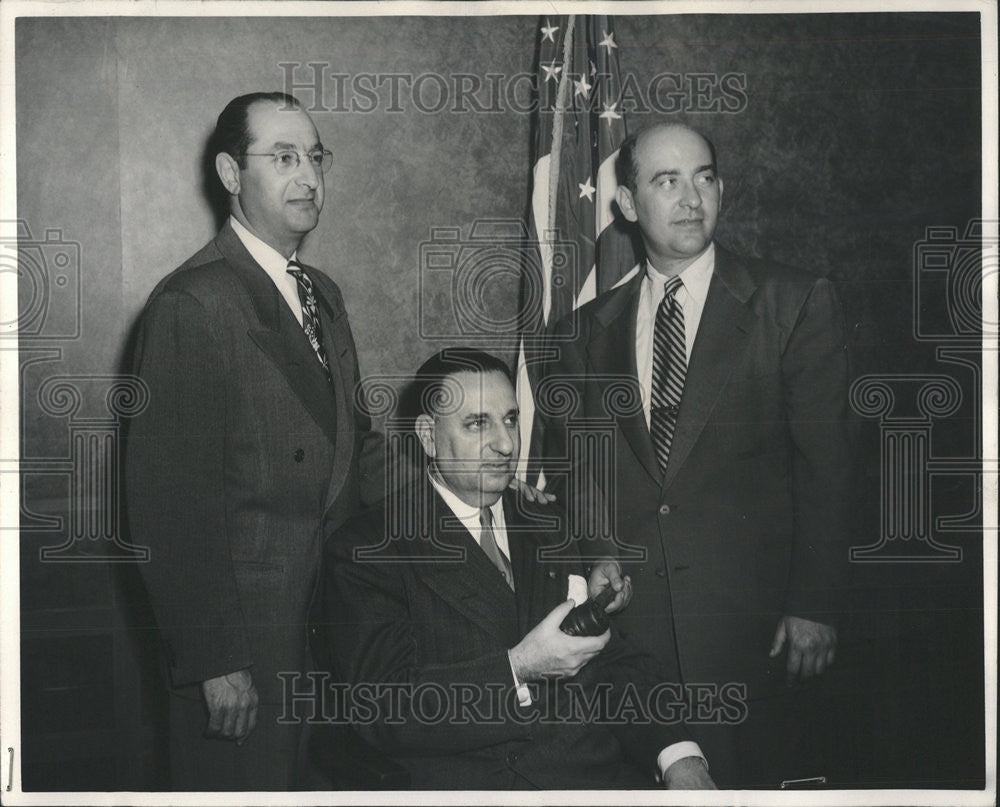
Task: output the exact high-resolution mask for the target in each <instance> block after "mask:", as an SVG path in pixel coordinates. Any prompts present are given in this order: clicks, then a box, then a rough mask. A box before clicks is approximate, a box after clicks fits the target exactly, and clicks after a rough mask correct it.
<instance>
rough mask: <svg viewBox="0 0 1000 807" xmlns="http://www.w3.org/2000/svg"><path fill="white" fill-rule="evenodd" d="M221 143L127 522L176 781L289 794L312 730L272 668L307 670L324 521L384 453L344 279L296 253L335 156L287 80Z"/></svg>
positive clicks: (137, 430) (156, 384) (232, 113)
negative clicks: (162, 656)
mask: <svg viewBox="0 0 1000 807" xmlns="http://www.w3.org/2000/svg"><path fill="white" fill-rule="evenodd" d="M212 143H213V151H214V154H215V170H216V172H217V174H218V178H219V180H220V181H221V183H222V185H223V186H224V188H225V190H226V191H227V192H228V195H229V201H230V214H231V215H230V218H229V220H228V222H227V223H226V224H225V226H224V227H223V228H222V230H221V231H220V232H219V234H218V235H217V236H216V237H215V238H214V239H213V240H212V241H211V242H210V243H209V244H208V245H207V246H205V247H204V248H203V249H202V250H201V251H200V252H198V253H197V254H195V255H194V256H193V257H192V258H190V259H189V260H188V261H187V262H186V263H185V264H184V265H183V266H181V267H180V268H179V269H178V270H177V271H175V272H173V273H172V274H170V275H169V276H167V277H166V278H164V279H163V280H162V281H161V282H160V283H159V285H157V287H156V289H155V290H154V291H153V293H152V294H151V295H150V298H149V301H148V303H147V305H146V309H145V311H144V313H143V316H142V320H141V326H140V329H139V334H138V343H137V348H136V353H135V366H136V372H137V373H138V374H139V375H140V376H141V377H142V379H143V380H144V381H145V382H146V384H147V385H148V386H149V392H150V403H149V407H148V409H147V410H146V411H145V412H143V413H142V414H141V415H140V416H138V417H137V418H135V420H134V422H133V424H132V428H131V430H130V434H129V440H128V453H127V458H126V470H127V495H128V499H127V501H128V510H129V519H130V522H131V528H132V535H133V537H134V538H135V540H136V541H137V542H138V543H140V544H144V545H147V546H149V547H150V549H151V552H152V556H151V559H150V562H149V563H148V564H146V565H144V566H143V568H142V572H143V577H144V579H145V582H146V585H147V588H148V590H149V595H150V600H151V602H152V605H153V609H154V612H155V614H156V618H157V622H158V625H159V629H160V632H161V634H162V636H163V639H164V644H165V649H166V656H167V663H168V666H169V678H170V681H169V685H170V698H169V701H170V750H171V756H170V759H171V762H170V770H171V779H172V781H171V786H172V788H174V789H185V790H191V789H193V790H287V789H289V788H290V787H292V785H293V778H294V777H293V774H294V771H295V768H296V759H297V753H298V746H299V743H300V739H301V726H299V725H282V724H279V723H278V722H277V721H278V717H279V715H281V713H282V698H283V690H282V687H281V681H280V679H279V678H278V677H277V673H279V672H281V671H292V672H298V671H303V670H305V669H306V665H307V650H306V646H307V635H306V622H307V619H306V617H307V611H308V607H309V603H310V599H311V597H312V593H313V590H314V586H315V580H316V579H317V570H318V567H319V560H320V551H321V539H320V524H321V523H322V522H323V520H324V518H325V519H326V520H327V522H328V523H332V524H338V523H340V522H342V521H343V520H344V519H345V518H346V517H347V516H348V515H350V514H352V513H353V512H355V510H356V509H358V507H359V505H360V504H361V502H362V501H363V500H374V499H377V498H379V497H380V495H381V493H382V491H381V481H380V480H381V477H380V475H379V473H377V472H376V469H378V468H379V466H380V463H381V462H382V458H381V449H380V444H379V441H378V440H373V439H370V438H371V437H372V435H371V433H370V432H369V422H368V419H367V418H366V417H362V416H361V415H359V413H358V412H357V411H356V409H355V406H354V390H355V385H356V384H357V382H358V366H357V359H356V355H355V347H354V340H353V338H352V336H351V329H350V325H349V324H348V320H347V314H346V312H345V311H344V304H343V300H342V298H341V294H340V290H339V289H338V288H337V286H336V284H335V283H333V282H332V281H331V280H330V279H329V278H328V277H327V276H326V275H324V274H323V273H322V272H320V271H318V270H317V269H314V268H312V267H310V266H306V265H305V264H303V263H301V262H300V261H299V260H298V254H297V250H298V248H299V246H300V244H301V242H302V239H303V237H304V236H305V235H306V234H307V233H309V232H310V231H311V230H312V229H313V228H314V227H315V226H316V224H317V221H318V219H319V214H320V211H321V210H322V208H323V197H324V186H323V174H324V172H325V171H326V170H327V169H328V168H329V167H330V163H331V160H332V154H331V152H330V151H329V150H327V149H325V148H324V146H323V144H322V143H321V142H320V139H319V135H318V133H317V131H316V127H315V126H314V125H313V122H312V120H311V119H310V117H309V115H308V114H306V112H305V111H304V110H303V109H302V108H301V106H300V105H299V103H298V102H297V101H296V100H295V99H294V98H293V97H291V96H287V95H284V94H281V93H269V94H265V93H255V94H252V95H246V96H241V97H239V98H236V99H234V100H233V101H232V102H230V103H229V105H228V106H227V107H226V108H225V110H223V112H222V114H221V115H220V116H219V119H218V124H217V127H216V130H215V133H214V135H213V141H212Z"/></svg>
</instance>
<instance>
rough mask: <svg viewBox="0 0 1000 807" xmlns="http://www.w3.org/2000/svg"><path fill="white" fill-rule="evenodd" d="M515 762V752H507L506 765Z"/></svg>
mask: <svg viewBox="0 0 1000 807" xmlns="http://www.w3.org/2000/svg"><path fill="white" fill-rule="evenodd" d="M515 762H517V752H516V751H510V752H508V754H507V764H508V765H513V764H514V763H515Z"/></svg>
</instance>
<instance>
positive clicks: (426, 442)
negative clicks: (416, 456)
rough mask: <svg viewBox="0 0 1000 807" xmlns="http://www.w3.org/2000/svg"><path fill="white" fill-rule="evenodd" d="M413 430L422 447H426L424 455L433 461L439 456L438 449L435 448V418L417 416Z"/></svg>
mask: <svg viewBox="0 0 1000 807" xmlns="http://www.w3.org/2000/svg"><path fill="white" fill-rule="evenodd" d="M413 430H414V431H415V432H416V433H417V437H418V438H419V440H420V445H422V446H423V447H424V453H426V454H427V456H428V457H430V458H431V459H433V458H434V457H435V456H437V449H436V448H435V447H434V418H432V417H431V416H430V415H417V421H416V423H415V424H414V426H413Z"/></svg>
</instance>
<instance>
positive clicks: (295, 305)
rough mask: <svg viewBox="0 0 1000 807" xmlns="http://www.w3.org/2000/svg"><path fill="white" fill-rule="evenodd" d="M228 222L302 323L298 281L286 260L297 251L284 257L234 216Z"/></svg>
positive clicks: (293, 256)
mask: <svg viewBox="0 0 1000 807" xmlns="http://www.w3.org/2000/svg"><path fill="white" fill-rule="evenodd" d="M229 223H230V224H232V226H233V232H235V233H236V237H237V238H239V239H240V241H242V242H243V246H245V247H246V248H247V252H249V253H250V257H251V258H253V259H254V260H255V261H257V263H259V264H260V267H261V269H263V270H264V271H265V272H267V276H268V277H269V278H271V280H272V282H273V283H274V285H275V286H276V287H277V289H278V293H279V294H281V296H282V297H284V298H285V302H286V303H288V307H289V308H291V309H292V313H293V314H294V315H295V319H297V320H298V321H299V325H302V301H301V300H300V299H299V284H298V281H297V280H296V279H295V278H294V277H292V276H291V275H290V274H288V262H289V261H294V260H295V256H296V255H298V251H296V252H293V253H292V257H291V258H286V257H285V256H284V255H282V254H281V253H280V252H278V250H276V249H275V248H274V247H272V246H271V245H270V244H265V243H264V242H263V241H261V240H260V239H259V238H258V237H257V236H255V235H254V234H253V233H252V232H250V231H249V230H248V229H247V228H246V227H244V226H243V225H242V224H240V222H239V221H238V220H237V219H236V218H235V217H234V216H230V217H229Z"/></svg>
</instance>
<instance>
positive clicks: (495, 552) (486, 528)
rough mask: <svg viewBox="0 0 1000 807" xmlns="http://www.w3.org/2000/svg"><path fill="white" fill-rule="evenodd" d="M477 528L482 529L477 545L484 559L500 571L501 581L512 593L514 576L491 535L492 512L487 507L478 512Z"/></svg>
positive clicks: (493, 536)
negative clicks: (484, 554)
mask: <svg viewBox="0 0 1000 807" xmlns="http://www.w3.org/2000/svg"><path fill="white" fill-rule="evenodd" d="M479 526H480V527H481V528H482V529H480V531H479V545H480V546H481V547H482V548H483V552H485V553H486V557H488V558H489V559H490V560H491V561H493V565H494V566H496V567H497V568H498V569H499V570H500V574H502V575H503V579H504V580H505V581H506V583H507V585H508V586H510V590H511V591H513V590H514V574H513V572H512V571H511V568H510V561H509V560H507V556H506V555H505V554H504V553H503V552H502V551H501V550H500V547H499V546H497V539H496V536H495V535H494V534H493V512H492V511H491V510H490V508H489V507H484V508H483V509H482V510H480V511H479Z"/></svg>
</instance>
